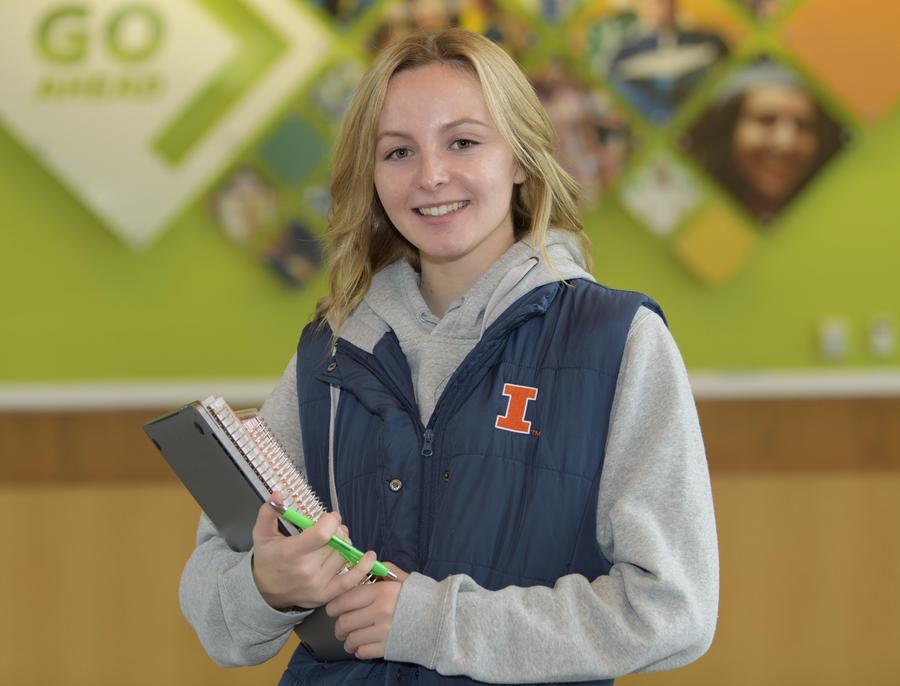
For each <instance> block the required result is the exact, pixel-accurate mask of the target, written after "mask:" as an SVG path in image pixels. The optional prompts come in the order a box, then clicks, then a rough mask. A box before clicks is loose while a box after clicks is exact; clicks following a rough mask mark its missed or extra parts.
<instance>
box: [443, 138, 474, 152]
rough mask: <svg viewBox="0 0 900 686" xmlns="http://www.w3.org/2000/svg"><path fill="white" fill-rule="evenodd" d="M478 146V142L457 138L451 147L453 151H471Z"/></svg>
mask: <svg viewBox="0 0 900 686" xmlns="http://www.w3.org/2000/svg"><path fill="white" fill-rule="evenodd" d="M476 145H478V142H477V141H473V140H469V139H468V138H457V139H456V140H455V141H453V143H452V144H451V145H450V147H451V148H452V149H453V150H471V149H472V148H474V147H475V146H476Z"/></svg>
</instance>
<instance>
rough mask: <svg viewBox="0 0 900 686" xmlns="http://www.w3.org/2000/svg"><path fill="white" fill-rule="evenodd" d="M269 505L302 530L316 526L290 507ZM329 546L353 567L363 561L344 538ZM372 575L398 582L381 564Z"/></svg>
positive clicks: (377, 565) (357, 551)
mask: <svg viewBox="0 0 900 686" xmlns="http://www.w3.org/2000/svg"><path fill="white" fill-rule="evenodd" d="M269 505H271V506H272V508H273V509H274V510H275V511H276V512H277V513H278V514H280V515H281V516H282V517H284V518H285V519H286V520H288V521H289V522H290V523H291V524H293V525H294V526H296V527H299V528H300V529H308V528H309V527H311V526H312V525H313V524H315V522H314V521H313V520H312V519H310V518H309V517H307V516H305V515H302V514H300V513H299V512H297V511H296V510H292V509H291V508H289V507H284V506H283V505H279V504H278V503H276V502H274V501H271V500H270V501H269ZM328 545H330V546H331V547H332V548H334V549H335V550H337V551H338V552H339V553H340V554H341V556H343V558H344V559H345V560H347V562H349V563H350V564H351V565H355V564H356V563H357V562H359V561H360V560H361V559H362V556H363V553H362V552H361V551H359V550H357V549H356V548H354V547H353V546H352V545H350V544H349V543H347V541H345V540H344V539H343V538H339V537H337V536H332V537H331V540H330V541H328ZM370 573H371V574H374V575H375V576H383V577H387V578H388V579H392V580H393V581H397V575H396V574H394V573H393V572H392V571H391V570H390V569H388V568H387V567H385V566H384V565H383V564H381V563H380V562H375V566H373V567H372V571H371V572H370Z"/></svg>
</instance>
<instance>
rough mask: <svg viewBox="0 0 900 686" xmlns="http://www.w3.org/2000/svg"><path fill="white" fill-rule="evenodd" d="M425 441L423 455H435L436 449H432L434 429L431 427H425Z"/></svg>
mask: <svg viewBox="0 0 900 686" xmlns="http://www.w3.org/2000/svg"><path fill="white" fill-rule="evenodd" d="M423 438H424V439H425V440H424V443H422V457H431V456H432V455H434V451H433V450H432V449H431V441H432V439H433V438H434V431H432V430H431V429H425V435H424V436H423Z"/></svg>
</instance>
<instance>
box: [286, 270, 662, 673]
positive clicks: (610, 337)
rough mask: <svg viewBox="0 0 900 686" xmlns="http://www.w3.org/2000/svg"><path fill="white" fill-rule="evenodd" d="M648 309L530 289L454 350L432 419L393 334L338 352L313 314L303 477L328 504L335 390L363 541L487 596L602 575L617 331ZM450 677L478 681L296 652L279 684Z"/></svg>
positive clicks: (301, 365) (577, 292) (574, 285)
mask: <svg viewBox="0 0 900 686" xmlns="http://www.w3.org/2000/svg"><path fill="white" fill-rule="evenodd" d="M642 305H643V306H647V307H650V308H652V309H653V310H655V311H657V312H659V308H658V306H657V305H656V304H655V303H654V302H653V301H651V300H650V299H649V298H647V297H646V296H644V295H641V294H639V293H633V292H625V291H615V290H611V289H608V288H605V287H603V286H600V285H598V284H595V283H592V282H589V281H586V280H575V281H572V282H571V285H570V286H566V285H564V284H559V283H554V284H549V285H547V286H543V287H541V288H538V289H536V290H534V291H532V292H531V293H529V294H527V295H526V296H524V297H523V298H521V299H520V300H518V301H517V302H516V303H515V304H513V305H512V306H511V307H510V308H509V309H508V310H507V311H506V312H505V313H504V314H503V315H501V317H500V318H499V319H498V320H497V321H495V322H494V323H493V324H492V325H491V326H490V327H489V328H488V329H487V331H486V332H485V335H484V336H483V337H482V339H481V341H479V343H478V344H477V345H476V346H475V348H473V349H472V351H471V352H470V353H469V354H468V356H467V357H466V358H465V359H464V360H463V362H462V363H461V364H460V366H459V368H458V369H457V370H456V372H455V373H454V374H453V376H452V377H451V379H450V381H449V382H448V383H447V386H446V388H445V390H444V392H443V393H442V395H441V397H440V399H439V400H438V403H437V405H436V407H435V410H434V413H433V414H432V417H431V419H430V420H429V423H428V426H427V427H425V426H422V423H421V421H420V419H419V412H418V408H417V407H416V402H415V397H414V392H413V383H412V379H411V377H410V372H409V367H408V365H407V362H406V358H405V357H404V355H403V353H402V352H401V350H400V346H399V344H398V342H397V339H396V337H395V336H394V335H393V333H388V334H386V335H385V336H384V337H383V338H382V339H381V340H380V341H379V342H378V344H377V345H376V346H375V348H374V350H373V352H372V353H371V354H369V353H367V352H365V351H362V350H360V349H359V348H357V347H355V346H353V345H351V344H349V343H348V342H346V341H344V340H339V341H338V345H337V348H336V351H335V354H334V355H332V350H331V346H330V336H331V331H330V329H328V328H327V327H324V328H323V329H322V330H320V331H317V330H316V324H315V323H314V324H310V325H309V326H307V327H306V329H305V330H304V332H303V335H302V336H301V338H300V344H299V348H298V357H297V359H298V364H297V392H298V396H299V407H300V423H301V433H302V439H303V450H304V455H305V460H306V470H307V475H308V477H309V480H310V483H311V484H312V486H313V488H314V489H315V490H316V492H317V493H318V494H320V496H322V497H323V500H324V501H326V505H327V506H328V507H329V509H331V506H332V504H331V502H330V498H329V478H328V430H329V420H330V393H329V386H330V385H337V386H339V387H340V388H341V394H340V403H339V406H338V412H337V419H336V426H335V432H334V435H335V439H334V440H335V446H334V471H335V475H334V476H335V483H336V491H337V496H338V501H339V505H340V510H341V515H342V517H343V520H344V523H346V524H347V526H348V527H349V529H350V531H351V532H352V535H353V540H354V543H355V544H356V545H357V547H359V548H361V549H363V550H367V549H372V550H376V551H378V556H379V559H381V560H389V561H391V562H393V563H395V564H396V565H397V566H399V567H400V568H401V569H404V570H406V571H409V572H413V571H417V572H421V573H422V574H425V575H427V576H429V577H431V578H433V579H437V580H441V579H443V578H445V577H446V576H447V575H449V574H457V573H464V574H468V575H469V576H471V577H472V578H473V579H474V580H475V581H476V582H477V583H478V584H480V585H481V586H482V587H484V588H487V589H490V590H496V589H499V588H503V587H505V586H509V585H512V584H514V585H517V586H534V585H544V586H553V584H554V583H555V582H556V580H557V579H558V578H559V577H561V576H564V575H566V574H572V573H577V574H582V575H584V576H586V577H587V578H589V579H593V578H595V577H597V576H600V575H602V574H606V573H607V572H608V571H609V567H610V562H609V561H608V560H607V559H606V558H605V557H604V556H603V555H602V553H601V551H600V548H599V545H598V543H597V539H596V511H597V494H598V491H599V481H600V475H601V472H602V468H603V457H604V448H605V445H606V436H607V431H608V428H609V416H610V410H611V405H612V400H613V394H614V392H615V388H616V380H617V378H618V374H619V366H620V363H621V360H622V352H623V348H624V345H625V339H626V336H627V333H628V330H629V327H630V325H631V321H632V319H633V318H634V315H635V312H636V311H637V309H638V308H639V307H641V306H642ZM660 314H661V312H660ZM561 532H562V533H561ZM450 681H453V682H455V683H460V684H471V683H476V682H474V681H473V680H471V679H468V678H465V677H444V676H441V675H440V674H438V673H437V672H435V671H432V670H429V669H426V668H424V667H419V666H417V665H406V664H398V663H391V662H385V661H369V662H362V661H355V660H350V661H346V662H336V663H327V664H326V663H317V662H316V661H315V660H314V659H313V658H312V657H311V656H310V655H309V654H308V653H307V652H306V651H305V650H303V649H302V648H298V649H297V651H296V652H295V653H294V656H293V658H292V659H291V662H290V665H289V667H288V670H287V671H286V672H285V674H284V677H283V678H282V682H281V683H282V684H284V685H285V686H287V685H294V684H346V683H352V682H359V683H372V684H391V685H394V684H398V683H419V682H421V683H423V684H432V683H434V684H437V683H444V682H450ZM596 683H611V682H596Z"/></svg>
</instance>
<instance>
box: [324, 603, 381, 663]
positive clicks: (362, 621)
mask: <svg viewBox="0 0 900 686" xmlns="http://www.w3.org/2000/svg"><path fill="white" fill-rule="evenodd" d="M326 612H327V610H326ZM374 624H375V615H374V613H372V612H370V611H369V610H368V606H366V607H363V608H360V609H359V610H353V611H352V612H344V613H343V614H341V615H339V616H338V618H337V621H336V622H335V623H334V635H335V636H336V637H337V639H338V640H339V641H345V640H347V637H348V636H349V635H350V634H352V633H353V632H354V631H359V630H360V629H365V628H367V627H370V626H372V625H374ZM348 652H350V651H348Z"/></svg>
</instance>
